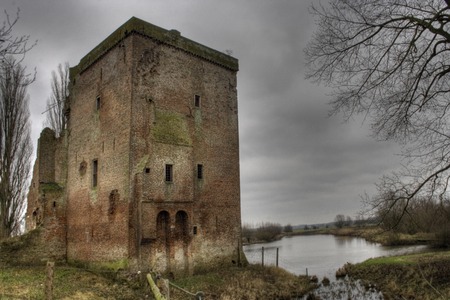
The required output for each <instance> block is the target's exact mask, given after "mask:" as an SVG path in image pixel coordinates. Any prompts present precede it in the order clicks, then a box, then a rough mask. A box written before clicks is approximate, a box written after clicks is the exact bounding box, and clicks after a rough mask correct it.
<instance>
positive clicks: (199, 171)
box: [197, 164, 203, 179]
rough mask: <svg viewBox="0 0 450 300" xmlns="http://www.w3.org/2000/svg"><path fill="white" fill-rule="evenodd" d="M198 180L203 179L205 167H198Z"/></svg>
mask: <svg viewBox="0 0 450 300" xmlns="http://www.w3.org/2000/svg"><path fill="white" fill-rule="evenodd" d="M197 179H203V165H200V164H199V165H197Z"/></svg>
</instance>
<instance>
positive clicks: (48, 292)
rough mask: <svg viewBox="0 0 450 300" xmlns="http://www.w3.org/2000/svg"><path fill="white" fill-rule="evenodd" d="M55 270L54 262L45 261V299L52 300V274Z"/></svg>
mask: <svg viewBox="0 0 450 300" xmlns="http://www.w3.org/2000/svg"><path fill="white" fill-rule="evenodd" d="M54 268H55V262H53V261H47V268H46V273H47V278H46V280H45V299H46V300H52V299H53V273H54Z"/></svg>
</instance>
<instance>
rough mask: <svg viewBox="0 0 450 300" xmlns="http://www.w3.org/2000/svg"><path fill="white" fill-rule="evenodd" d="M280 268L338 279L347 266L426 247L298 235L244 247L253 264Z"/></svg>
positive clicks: (298, 273) (300, 273)
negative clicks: (336, 277) (340, 272)
mask: <svg viewBox="0 0 450 300" xmlns="http://www.w3.org/2000/svg"><path fill="white" fill-rule="evenodd" d="M262 247H264V264H266V265H275V264H276V252H277V250H276V249H277V248H278V252H279V253H278V265H279V266H280V267H281V268H284V269H286V270H288V271H290V272H291V273H294V274H297V275H306V274H307V273H308V275H316V276H317V277H318V278H319V279H322V278H323V277H324V276H326V277H328V278H329V279H330V280H334V279H335V273H336V270H337V269H339V268H340V267H342V266H343V265H344V264H345V263H347V262H349V263H359V262H362V261H364V260H367V259H369V258H374V257H381V256H392V255H401V254H406V253H412V252H420V251H422V250H425V249H426V246H389V247H386V246H381V245H380V244H377V243H372V242H368V241H366V240H365V239H362V238H355V237H345V236H334V235H297V236H291V237H284V238H282V239H281V240H278V241H274V242H270V243H262V244H253V245H246V246H244V253H245V256H246V257H247V260H248V261H249V262H250V263H259V264H260V263H261V262H262Z"/></svg>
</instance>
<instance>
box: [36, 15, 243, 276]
mask: <svg viewBox="0 0 450 300" xmlns="http://www.w3.org/2000/svg"><path fill="white" fill-rule="evenodd" d="M237 71H238V62H237V60H236V59H235V58H233V57H230V56H228V55H226V54H224V53H221V52H218V51H215V50H213V49H210V48H208V47H205V46H203V45H200V44H198V43H196V42H193V41H191V40H188V39H186V38H184V37H182V36H181V35H180V33H179V32H178V31H175V30H170V31H167V30H165V29H162V28H159V27H157V26H154V25H152V24H149V23H147V22H144V21H142V20H140V19H137V18H131V19H130V20H129V21H128V22H126V23H125V24H124V25H122V26H121V27H120V28H118V29H117V30H116V31H115V32H114V33H112V34H111V35H110V36H109V37H108V38H106V39H105V40H104V41H103V42H102V43H100V44H99V45H98V46H97V47H96V48H95V49H93V50H92V51H91V52H90V53H89V54H87V55H86V56H85V57H84V58H82V59H81V61H80V63H79V64H78V65H77V66H75V67H73V68H71V70H70V72H71V74H70V77H71V87H70V99H69V102H68V107H67V118H68V127H67V130H66V132H65V133H64V135H63V136H62V137H61V138H55V137H54V136H51V134H50V137H48V135H49V133H48V129H46V130H44V131H45V134H46V135H45V134H44V132H43V135H41V138H40V141H39V143H40V145H47V144H49V145H50V146H45V147H40V149H39V150H38V158H37V161H36V165H35V171H34V177H33V184H32V187H31V189H30V199H29V208H28V213H27V228H28V229H32V228H34V227H35V226H36V225H39V224H38V223H41V224H42V226H43V227H44V228H45V226H46V224H50V222H46V220H48V218H50V217H51V216H54V215H55V214H56V213H55V211H58V210H59V211H60V213H59V215H58V216H59V219H55V218H54V220H56V221H54V222H57V223H58V224H59V225H60V228H58V229H59V230H58V231H57V235H61V236H57V237H55V236H54V237H53V238H54V239H57V240H58V241H59V242H61V241H63V242H64V243H65V245H66V249H65V251H66V258H67V260H69V261H81V262H89V263H105V262H107V263H118V262H120V263H121V264H125V265H128V266H138V267H141V266H144V267H150V268H154V269H157V270H165V271H167V270H184V271H192V270H194V269H195V268H203V267H207V266H210V265H216V264H228V263H230V264H231V263H232V261H233V260H234V261H236V260H238V259H239V256H240V253H239V252H240V248H239V240H240V223H241V220H240V187H239V144H238V142H239V141H238V113H237V91H236V73H237ZM55 149H56V150H55ZM45 151H50V152H52V154H51V155H47V154H46V153H45ZM44 161H45V163H44ZM47 161H49V162H47ZM37 169H39V170H37ZM45 174H47V175H45ZM48 174H51V175H48ZM55 174H56V175H55ZM44 175H45V178H44V177H43V176H44ZM53 181H54V182H53ZM49 184H53V186H54V185H56V186H57V187H58V188H56V189H54V190H56V191H57V193H56V196H53V198H55V199H56V200H54V201H52V200H50V201H48V198H49V194H48V192H47V195H45V193H44V196H43V190H42V188H43V187H45V186H48V185H49ZM53 198H52V199H53ZM36 209H37V211H38V213H36ZM39 209H40V211H39ZM52 213H53V215H52ZM56 227H57V226H56ZM61 228H63V229H64V230H61ZM63 235H65V236H63ZM59 238H60V239H59Z"/></svg>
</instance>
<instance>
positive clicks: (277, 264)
mask: <svg viewBox="0 0 450 300" xmlns="http://www.w3.org/2000/svg"><path fill="white" fill-rule="evenodd" d="M275 265H276V267H278V248H277V260H276V263H275Z"/></svg>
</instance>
